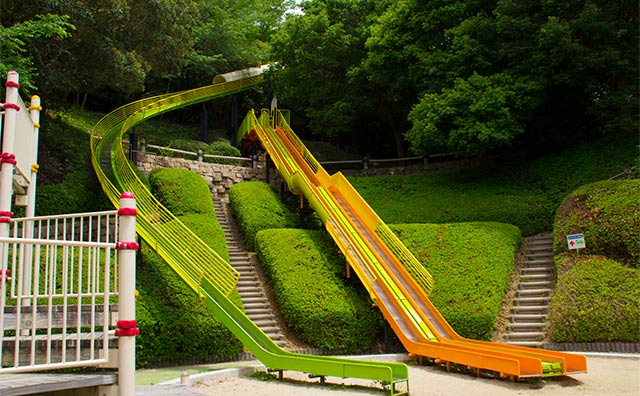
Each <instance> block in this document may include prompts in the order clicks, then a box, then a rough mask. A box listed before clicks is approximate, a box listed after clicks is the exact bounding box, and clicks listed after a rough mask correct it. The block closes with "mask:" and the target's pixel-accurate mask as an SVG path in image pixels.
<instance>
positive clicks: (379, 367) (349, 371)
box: [91, 68, 409, 396]
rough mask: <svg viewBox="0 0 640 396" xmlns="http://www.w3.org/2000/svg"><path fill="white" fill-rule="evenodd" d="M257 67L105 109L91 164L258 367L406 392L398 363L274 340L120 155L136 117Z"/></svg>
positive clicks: (231, 280) (229, 274) (194, 99)
mask: <svg viewBox="0 0 640 396" xmlns="http://www.w3.org/2000/svg"><path fill="white" fill-rule="evenodd" d="M262 70H263V68H252V69H247V70H243V71H239V72H233V73H229V74H227V75H222V76H220V77H217V78H216V80H215V81H214V84H213V85H211V86H206V87H202V88H197V89H193V90H188V91H183V92H179V93H175V94H166V95H161V96H156V97H152V98H147V99H143V100H140V101H137V102H133V103H130V104H128V105H125V106H123V107H120V108H118V109H116V110H114V111H113V112H111V113H109V114H107V115H106V116H105V117H104V118H102V119H101V120H100V121H99V122H98V123H97V124H96V125H95V126H94V128H93V130H92V131H91V159H92V163H93V167H94V170H95V172H96V174H97V176H98V178H99V180H100V182H101V184H102V187H103V189H104V191H105V193H106V195H107V196H108V197H109V199H110V200H111V202H112V203H113V205H114V206H115V207H118V205H119V200H118V197H119V196H120V193H121V192H123V191H130V192H132V193H134V195H135V197H136V201H137V210H138V215H137V232H138V234H139V235H140V236H141V237H142V238H143V239H144V240H145V241H146V242H147V243H148V244H149V245H150V246H151V247H152V248H153V249H155V251H156V252H157V253H158V254H159V255H160V256H161V257H162V258H163V259H164V260H165V261H166V262H167V263H168V264H169V265H170V266H171V267H172V268H173V270H174V271H175V272H176V273H177V274H178V275H179V276H180V277H181V278H182V279H183V280H184V281H185V282H186V283H187V284H188V285H189V286H190V287H191V288H192V289H193V290H194V291H195V292H196V293H197V294H198V296H200V298H201V300H202V301H203V302H204V303H205V304H206V306H207V307H208V308H209V309H211V310H212V311H213V313H214V314H215V315H216V317H217V318H218V320H220V321H221V322H222V323H223V324H225V325H226V326H227V328H229V330H230V331H231V332H232V333H233V334H234V335H235V336H236V337H237V338H238V339H239V340H240V341H241V342H242V343H243V344H244V345H245V346H246V347H247V348H248V349H249V350H250V351H251V352H252V353H253V354H254V355H255V356H256V358H258V359H259V360H260V361H261V362H262V363H263V364H264V365H265V366H267V367H270V368H271V369H273V370H292V371H301V372H305V373H309V374H312V375H314V376H322V377H325V376H332V377H338V378H361V379H367V380H373V381H378V382H381V383H382V384H383V385H384V386H385V387H388V390H389V394H390V395H391V396H394V395H405V394H408V393H409V383H408V369H407V366H406V365H404V364H400V363H388V362H369V361H361V360H352V359H342V358H334V357H321V356H312V355H301V354H294V353H291V352H288V351H285V350H283V349H281V348H280V347H278V346H277V345H276V344H275V343H274V342H273V341H272V340H271V339H270V338H269V337H267V335H266V334H264V333H263V332H262V330H260V328H258V327H257V326H256V325H255V324H254V323H253V322H252V321H251V320H249V318H248V317H247V316H246V315H245V314H244V313H243V312H242V311H241V310H240V309H239V308H238V307H236V306H235V305H234V304H233V303H232V302H231V301H230V300H229V298H228V296H229V294H230V293H231V292H232V291H233V290H234V288H235V287H236V284H237V281H238V278H239V274H238V273H237V272H236V271H235V270H234V269H233V268H232V267H231V266H230V265H229V264H228V263H227V262H226V261H225V260H223V259H222V258H221V257H220V256H219V255H218V254H217V253H216V252H215V251H213V250H212V249H211V248H209V247H208V246H207V245H206V244H204V243H203V242H202V241H201V240H200V239H199V238H198V237H197V236H196V235H195V234H193V232H191V231H190V230H189V229H188V228H187V227H186V226H185V225H183V224H182V223H181V222H180V221H179V220H177V219H176V218H175V216H173V215H172V214H171V213H170V212H169V211H168V210H167V209H166V208H164V207H163V206H162V205H161V204H160V202H158V200H157V199H155V198H154V197H153V195H152V194H151V193H150V192H149V191H148V190H147V188H146V187H145V186H144V184H143V183H142V182H141V181H140V179H139V178H138V176H137V175H136V173H135V171H134V168H133V166H132V164H131V163H130V161H128V160H127V157H126V154H125V150H124V148H123V146H122V137H123V135H124V134H125V133H126V132H127V131H129V130H130V129H131V128H133V127H134V126H135V125H136V124H138V123H140V122H142V121H144V120H146V119H148V118H151V117H154V116H157V115H159V114H162V113H164V112H168V111H171V110H175V109H178V108H182V107H186V106H189V105H192V104H196V103H200V102H204V101H208V100H212V99H216V98H219V97H222V96H225V95H230V94H233V93H236V92H240V91H242V90H245V89H249V88H251V87H254V86H256V85H257V84H260V83H261V82H262V76H261V72H262ZM102 164H105V168H106V169H103V165H102ZM142 336H144V335H142Z"/></svg>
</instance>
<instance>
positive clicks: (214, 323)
mask: <svg viewBox="0 0 640 396" xmlns="http://www.w3.org/2000/svg"><path fill="white" fill-rule="evenodd" d="M136 282H137V285H138V286H137V287H138V290H139V293H140V294H139V297H138V300H137V304H136V305H137V313H136V315H137V320H138V327H139V328H140V332H141V335H140V337H138V338H137V342H136V348H137V355H136V360H137V365H138V367H146V366H149V365H154V364H159V363H162V362H173V363H174V364H175V362H179V361H184V360H187V361H191V360H192V359H197V360H200V361H202V362H207V361H208V359H210V358H211V357H226V358H230V357H232V356H234V355H236V354H238V353H240V352H241V351H242V344H241V343H240V341H238V340H237V339H236V338H235V337H233V335H232V334H231V333H230V332H229V331H228V330H227V329H226V327H225V326H224V325H223V324H222V323H220V322H219V321H218V320H216V319H215V317H214V316H213V314H212V313H211V312H210V311H209V310H208V309H207V308H206V306H205V305H204V304H203V303H202V302H201V301H200V298H199V297H198V295H197V294H196V293H195V292H194V291H193V290H191V289H190V288H189V287H188V286H187V284H186V283H185V282H184V281H182V279H180V277H179V276H178V275H177V274H176V273H175V272H174V271H173V270H172V269H171V268H170V267H169V266H168V265H167V263H166V262H164V260H162V259H161V258H160V257H158V255H157V254H156V253H155V252H153V251H152V250H151V249H150V248H149V247H148V245H146V244H143V247H142V259H141V260H138V265H137V279H136ZM232 299H233V301H234V302H235V303H236V304H237V305H240V302H239V301H240V298H239V296H238V295H237V293H236V294H235V295H233V298H232Z"/></svg>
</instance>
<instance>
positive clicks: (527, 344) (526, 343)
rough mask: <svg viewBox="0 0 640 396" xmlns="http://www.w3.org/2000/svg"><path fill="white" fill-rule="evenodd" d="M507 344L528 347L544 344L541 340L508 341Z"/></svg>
mask: <svg viewBox="0 0 640 396" xmlns="http://www.w3.org/2000/svg"><path fill="white" fill-rule="evenodd" d="M507 344H509V345H517V346H524V347H529V348H541V347H542V346H543V345H544V342H543V341H515V340H514V341H508V342H507Z"/></svg>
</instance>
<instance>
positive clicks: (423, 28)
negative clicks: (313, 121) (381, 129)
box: [363, 0, 638, 155]
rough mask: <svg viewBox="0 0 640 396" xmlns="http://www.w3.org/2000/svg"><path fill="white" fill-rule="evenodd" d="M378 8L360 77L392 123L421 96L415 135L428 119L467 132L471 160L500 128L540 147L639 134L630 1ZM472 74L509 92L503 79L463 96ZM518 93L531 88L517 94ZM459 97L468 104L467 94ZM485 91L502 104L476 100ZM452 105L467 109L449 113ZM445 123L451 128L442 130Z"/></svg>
mask: <svg viewBox="0 0 640 396" xmlns="http://www.w3.org/2000/svg"><path fill="white" fill-rule="evenodd" d="M384 4H385V5H388V6H386V7H381V8H380V14H379V17H378V18H376V19H375V20H374V21H373V23H372V24H371V27H370V31H371V37H370V38H369V39H368V40H367V50H368V53H367V58H366V60H365V61H364V62H363V69H364V71H365V73H366V74H367V76H368V77H369V78H368V80H369V81H370V82H371V83H372V84H375V85H377V86H379V91H380V92H385V93H386V96H387V101H388V103H394V104H395V106H394V107H393V110H394V111H395V113H396V114H397V116H398V117H406V115H408V114H409V111H410V109H411V108H412V106H414V105H416V104H417V103H419V98H426V99H423V102H426V103H422V104H420V105H419V106H420V107H421V109H420V110H421V111H419V112H418V111H414V113H413V115H412V121H413V122H414V128H416V127H417V130H415V131H414V132H413V133H414V134H415V133H417V132H419V131H423V130H424V129H425V128H424V127H423V124H426V125H430V124H433V122H432V121H433V120H434V119H435V120H437V121H439V122H440V125H436V127H437V128H438V129H439V130H440V133H439V134H438V135H443V134H445V135H446V134H448V133H449V132H450V130H453V131H455V132H456V133H459V131H461V130H462V131H466V133H465V136H467V139H469V135H471V133H472V132H474V133H473V137H474V138H473V139H470V141H469V143H470V144H472V145H476V146H477V147H476V148H475V149H474V148H472V147H470V148H469V149H468V150H467V152H466V154H472V155H475V154H477V153H479V152H481V151H482V150H479V149H480V148H482V147H483V146H484V147H486V143H487V142H483V141H482V140H483V139H482V137H483V135H486V134H487V131H492V132H491V133H489V135H490V136H492V137H494V138H495V137H502V138H504V137H503V136H496V135H499V134H500V131H501V128H502V127H506V128H505V129H504V131H502V133H507V132H508V135H511V136H513V135H514V133H515V132H520V131H522V130H523V128H524V131H523V133H522V134H521V135H520V138H519V139H518V140H520V141H522V142H523V143H526V144H527V145H528V146H529V147H545V148H546V147H554V146H558V145H568V144H572V143H574V142H575V139H576V138H578V137H581V138H593V137H595V136H601V135H602V134H603V133H610V132H615V131H620V130H625V129H626V130H637V122H638V117H637V106H638V100H637V93H638V62H637V59H638V46H637V45H636V43H637V41H638V30H637V29H636V27H637V25H638V13H637V12H636V11H637V10H636V9H637V6H636V4H632V3H631V2H630V1H622V2H605V1H600V0H593V1H585V2H569V3H567V2H558V1H546V2H538V1H511V0H497V1H489V2H433V1H422V2H421V1H402V2H387V3H384ZM476 73H477V74H478V75H480V76H486V78H488V79H493V78H495V77H496V76H507V75H508V76H511V77H512V82H513V83H515V84H512V83H511V82H509V81H505V80H503V81H501V83H500V84H498V87H500V90H496V89H486V88H485V87H483V86H478V85H476V84H471V83H469V84H468V86H467V87H465V89H461V87H460V85H461V83H460V81H465V82H469V81H470V80H471V79H472V76H473V75H474V74H476ZM500 79H501V78H500ZM501 80H502V79H501ZM494 84H495V81H494ZM518 84H522V85H524V86H525V87H535V88H536V89H535V90H533V91H528V90H524V91H523V90H521V89H518V87H517V85H518ZM495 87H496V86H495V85H494V88H495ZM463 91H464V92H466V93H468V94H470V96H469V97H467V98H464V97H462V96H463ZM490 92H491V93H497V94H498V95H497V97H496V98H492V97H488V98H487V97H483V98H478V96H480V95H482V94H483V93H490ZM511 92H512V93H511ZM510 98H514V99H516V100H515V101H511V102H509V99H510ZM496 99H497V103H491V101H493V100H496ZM454 103H456V104H461V105H462V106H467V108H452V107H453V104H454ZM485 103H486V104H489V105H490V106H491V107H492V108H491V110H490V111H489V112H487V113H485V114H478V112H476V111H475V110H473V109H472V107H473V106H477V105H482V104H485ZM436 104H440V105H443V106H444V108H440V107H438V106H436ZM533 106H535V111H534V112H529V111H528V110H531V109H532V107H533ZM481 107H484V106H481ZM523 110H524V111H523ZM492 115H493V116H495V120H494V121H492ZM456 116H457V117H458V119H456V118H455V117H456ZM485 116H486V118H485ZM449 117H450V118H452V123H451V124H452V125H448V123H447V122H443V121H446V119H447V118H449ZM478 119H480V120H481V122H480V123H479V124H477V121H478ZM483 120H484V121H483ZM514 121H517V122H514ZM492 122H496V123H501V124H503V125H501V126H498V125H495V126H493V125H492ZM426 132H429V133H427V134H426V135H432V133H431V132H432V131H426ZM410 140H415V136H413V137H410ZM418 143H422V142H418ZM433 143H452V145H451V146H447V148H449V149H450V150H452V151H458V152H460V148H461V145H460V142H458V141H457V140H453V141H451V142H448V141H444V142H443V141H441V140H438V139H435V140H434V141H433V142H432V144H433ZM426 148H429V146H424V145H420V146H417V147H414V150H415V151H417V152H424V151H423V150H425V149H426Z"/></svg>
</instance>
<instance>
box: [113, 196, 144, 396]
mask: <svg viewBox="0 0 640 396" xmlns="http://www.w3.org/2000/svg"><path fill="white" fill-rule="evenodd" d="M136 214H137V211H136V200H135V197H134V196H133V194H132V193H129V192H124V193H122V195H120V209H118V222H119V226H118V243H117V249H118V258H119V266H120V279H119V290H120V292H119V299H118V301H119V302H118V310H119V320H118V324H117V329H116V336H117V337H118V365H119V369H118V393H119V396H135V393H136V336H137V335H138V334H139V333H140V330H139V329H138V327H137V324H136V301H135V288H136V251H137V250H138V248H139V245H138V244H137V243H136V242H135V240H136Z"/></svg>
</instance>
